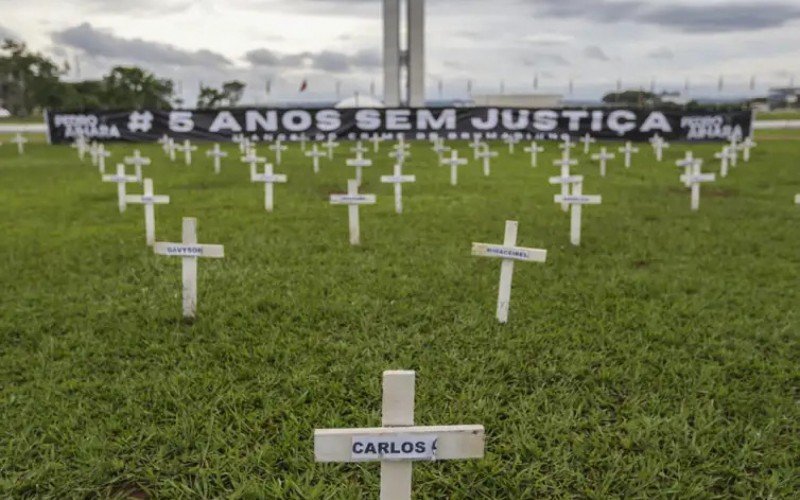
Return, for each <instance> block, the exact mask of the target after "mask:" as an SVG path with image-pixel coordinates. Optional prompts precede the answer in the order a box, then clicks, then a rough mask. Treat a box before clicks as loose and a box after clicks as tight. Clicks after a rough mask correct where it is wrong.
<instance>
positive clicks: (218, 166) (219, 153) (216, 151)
mask: <svg viewBox="0 0 800 500" xmlns="http://www.w3.org/2000/svg"><path fill="white" fill-rule="evenodd" d="M206 156H208V157H211V158H213V159H214V173H215V174H219V172H220V170H222V163H221V160H222V158H227V156H228V153H226V152H225V151H223V150H222V149H220V147H219V143H215V144H214V148H213V149H209V150H208V151H206Z"/></svg>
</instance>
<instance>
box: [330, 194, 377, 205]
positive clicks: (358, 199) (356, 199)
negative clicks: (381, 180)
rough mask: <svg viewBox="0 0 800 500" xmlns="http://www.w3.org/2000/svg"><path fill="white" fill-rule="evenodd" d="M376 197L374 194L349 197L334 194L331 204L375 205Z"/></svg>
mask: <svg viewBox="0 0 800 500" xmlns="http://www.w3.org/2000/svg"><path fill="white" fill-rule="evenodd" d="M375 200H376V198H375V195H374V194H358V195H349V194H332V195H331V203H333V204H337V203H339V204H347V203H375Z"/></svg>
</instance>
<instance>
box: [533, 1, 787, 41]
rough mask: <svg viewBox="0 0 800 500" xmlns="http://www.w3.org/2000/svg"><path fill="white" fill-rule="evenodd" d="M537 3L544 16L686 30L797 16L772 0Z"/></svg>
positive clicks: (756, 24)
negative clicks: (756, 0)
mask: <svg viewBox="0 0 800 500" xmlns="http://www.w3.org/2000/svg"><path fill="white" fill-rule="evenodd" d="M536 6H537V7H538V9H539V12H540V13H541V14H544V15H546V16H552V17H571V18H580V19H587V20H590V21H596V22H604V23H612V22H635V23H644V24H651V25H656V26H663V27H666V28H671V29H676V30H678V31H683V32H687V33H720V32H730V31H756V30H761V29H767V28H775V27H780V26H784V25H785V24H787V23H789V22H791V21H795V20H798V19H800V6H797V5H791V4H789V3H788V2H776V1H771V0H766V1H759V2H741V1H736V2H729V3H726V4H719V3H715V4H710V5H687V4H672V5H652V4H650V3H648V2H645V1H643V0H537V2H536Z"/></svg>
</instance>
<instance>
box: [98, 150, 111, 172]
mask: <svg viewBox="0 0 800 500" xmlns="http://www.w3.org/2000/svg"><path fill="white" fill-rule="evenodd" d="M96 155H97V170H98V171H99V172H100V173H101V174H104V173H106V158H110V157H111V151H106V147H105V145H104V144H102V143H101V144H100V145H99V146H97V153H96Z"/></svg>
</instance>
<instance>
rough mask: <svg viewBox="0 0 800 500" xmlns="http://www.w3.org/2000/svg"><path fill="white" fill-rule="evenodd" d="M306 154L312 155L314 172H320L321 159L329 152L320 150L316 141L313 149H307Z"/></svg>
mask: <svg viewBox="0 0 800 500" xmlns="http://www.w3.org/2000/svg"><path fill="white" fill-rule="evenodd" d="M306 156H308V157H310V158H311V160H312V161H313V162H314V173H315V174H317V173H319V159H320V158H322V157H323V156H327V153H326V152H325V151H321V150H319V149H318V148H317V144H316V143H314V145H313V146H312V148H311V151H306Z"/></svg>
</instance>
